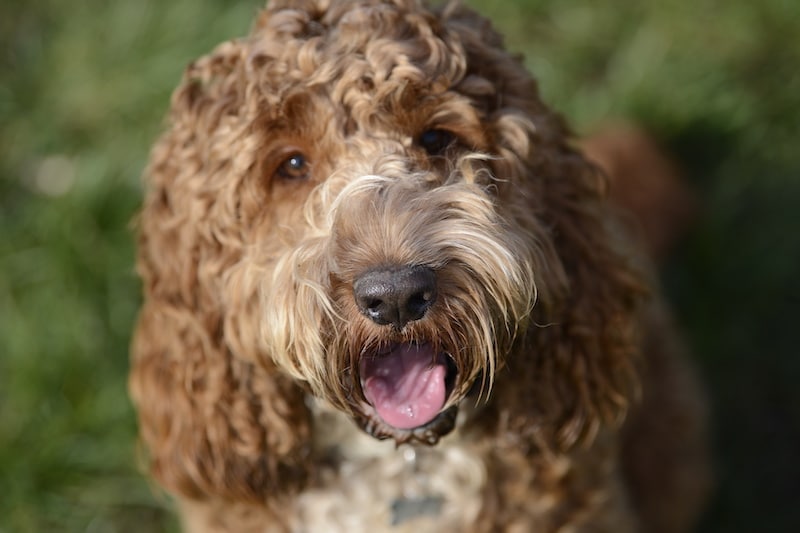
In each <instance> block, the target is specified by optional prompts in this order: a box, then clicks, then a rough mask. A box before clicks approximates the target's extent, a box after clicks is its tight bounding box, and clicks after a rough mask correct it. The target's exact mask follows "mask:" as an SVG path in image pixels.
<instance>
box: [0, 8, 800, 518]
mask: <svg viewBox="0 0 800 533" xmlns="http://www.w3.org/2000/svg"><path fill="white" fill-rule="evenodd" d="M472 3H473V4H475V5H478V6H479V7H480V8H481V10H482V11H484V12H486V13H487V14H489V15H491V16H492V18H493V19H494V20H495V21H496V25H497V26H498V27H499V28H501V29H502V30H503V31H504V33H506V34H507V35H508V44H509V46H510V47H511V48H512V49H514V50H516V51H520V52H523V53H524V54H525V57H526V60H527V62H528V64H529V65H530V66H531V68H532V69H533V71H534V72H535V73H536V74H537V76H538V78H539V80H540V82H541V86H542V90H543V92H544V94H545V96H546V98H547V99H548V101H550V102H551V103H553V104H554V105H555V106H556V107H557V108H559V109H560V110H562V111H563V112H564V113H565V114H566V115H567V116H568V117H570V118H571V120H572V121H573V123H574V124H575V125H576V129H577V130H578V131H586V130H588V129H589V128H590V127H591V126H592V125H593V124H596V123H598V122H602V121H603V120H605V119H608V118H614V117H627V118H630V119H633V120H636V121H637V122H639V123H642V124H644V125H646V126H647V127H649V128H650V129H651V130H652V131H653V132H654V133H655V134H657V135H658V136H659V137H660V139H661V140H662V141H663V142H664V143H665V144H666V145H667V146H668V147H670V148H671V149H672V151H673V152H674V153H675V154H676V157H677V158H678V159H679V160H680V161H681V163H682V164H683V165H684V166H685V168H686V169H687V171H688V174H689V177H690V179H691V181H692V184H693V186H694V187H695V188H696V190H697V191H698V195H699V196H700V198H701V201H702V203H703V210H702V216H701V217H700V219H699V220H698V222H697V224H696V225H695V227H694V228H693V229H692V232H691V234H690V235H689V236H688V238H687V240H686V242H685V243H684V246H683V247H682V248H681V249H680V251H679V252H678V253H677V254H676V255H675V257H674V258H673V259H672V260H671V261H670V262H669V264H668V265H666V268H665V272H664V280H665V284H666V287H667V293H668V296H669V297H670V299H671V300H672V302H673V304H674V306H675V309H676V311H677V314H678V316H679V319H680V321H681V323H682V325H683V327H684V328H685V330H686V332H687V335H688V337H689V340H690V342H691V345H692V346H693V349H694V351H695V353H696V354H697V357H698V360H699V362H700V365H701V368H702V370H703V372H704V376H705V378H706V380H707V382H708V383H709V386H710V388H711V395H712V401H713V404H714V409H715V419H714V430H715V448H716V454H717V455H716V457H717V473H718V490H717V496H716V498H715V500H714V502H713V503H712V505H711V508H710V509H709V512H708V515H707V517H706V519H705V521H704V523H703V527H702V529H701V530H702V531H720V532H722V531H724V532H726V533H736V532H752V531H771V532H773V531H774V532H778V531H786V532H790V531H798V530H800V512H798V511H796V509H795V507H796V498H797V495H798V494H800V485H798V481H797V480H798V479H800V456H799V455H798V443H800V392H798V389H797V387H796V385H795V384H796V383H797V381H798V378H800V358H799V357H798V355H799V354H798V351H797V348H796V346H797V344H798V343H797V337H798V335H797V331H798V328H797V326H796V322H797V320H798V319H800V313H798V312H797V309H798V306H799V305H800V282H798V279H799V278H800V237H798V235H800V232H799V231H798V230H800V150H799V149H798V148H800V145H799V144H798V143H800V131H799V130H800V126H799V125H800V39H798V38H797V37H796V36H797V35H798V33H800V4H798V3H797V2H796V1H795V0H763V1H761V2H752V1H750V0H730V1H728V2H713V1H710V0H708V1H706V0H695V1H689V0H661V1H637V0H618V1H617V2H614V4H613V8H612V7H610V6H609V5H608V3H602V2H592V1H588V0H563V1H559V2H556V1H530V2H525V1H524V0H517V1H505V2H492V3H489V2H486V3H485V4H486V5H485V6H480V3H479V2H472ZM72 4H74V5H70V3H67V2H57V1H56V0H33V1H29V2H22V1H21V0H17V1H14V0H10V1H8V2H5V3H3V4H2V5H0V339H2V340H0V533H6V532H39V531H65V532H77V531H87V532H128V531H131V532H133V531H153V532H158V531H175V530H176V523H175V521H174V519H173V518H171V516H170V515H169V513H168V512H167V511H166V508H167V506H166V505H165V503H164V500H163V498H161V497H159V496H154V495H153V491H152V490H151V487H150V486H149V485H148V483H147V482H146V481H145V480H144V479H143V478H142V477H141V476H140V475H139V474H138V473H137V469H136V450H135V421H134V415H133V411H132V408H131V406H130V404H129V401H128V399H127V394H126V383H125V380H126V372H127V366H128V363H127V357H128V356H127V347H128V342H129V337H130V330H131V325H132V323H133V321H134V318H135V314H136V309H137V306H138V302H139V294H138V290H139V289H138V283H137V281H136V278H135V276H134V275H133V267H132V265H133V243H132V238H131V232H130V229H129V221H130V219H131V218H132V216H133V214H134V212H135V210H136V206H137V205H138V202H139V201H140V186H139V174H140V173H141V169H142V167H143V165H144V161H145V158H146V154H147V149H148V146H149V143H150V142H152V139H153V138H154V137H155V135H156V134H157V132H158V130H159V127H160V124H161V119H162V117H163V115H164V112H165V111H166V107H167V103H168V100H169V92H170V90H171V88H172V87H173V86H174V85H175V83H176V82H177V79H178V77H179V75H180V73H181V70H182V68H183V66H184V65H185V64H186V63H187V62H188V61H189V60H191V59H192V58H194V57H196V56H197V55H199V54H200V53H203V52H205V51H207V50H209V49H210V48H211V47H212V46H213V45H214V44H215V43H217V42H219V41H222V40H224V39H227V38H230V37H233V36H236V35H240V34H242V33H244V32H246V31H247V29H248V28H249V25H250V21H251V16H252V14H253V13H254V12H255V10H256V9H257V7H258V6H259V5H260V2H258V1H255V0H248V1H246V2H240V3H238V4H236V5H234V6H233V7H231V6H232V4H231V3H230V2H224V1H223V0H193V1H189V0H173V1H171V2H156V1H154V0H146V1H144V0H143V1H140V2H122V1H120V0H117V1H116V2H103V1H100V0H84V1H83V2H80V3H75V2H73V3H72ZM489 4H491V5H489Z"/></svg>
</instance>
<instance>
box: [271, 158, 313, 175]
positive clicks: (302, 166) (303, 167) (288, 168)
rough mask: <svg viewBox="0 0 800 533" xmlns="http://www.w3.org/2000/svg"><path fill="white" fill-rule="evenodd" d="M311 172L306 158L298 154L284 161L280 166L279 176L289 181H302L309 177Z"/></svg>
mask: <svg viewBox="0 0 800 533" xmlns="http://www.w3.org/2000/svg"><path fill="white" fill-rule="evenodd" d="M310 171H311V165H310V164H309V162H308V160H307V159H306V156H304V155H303V154H301V153H299V152H297V153H294V154H292V155H290V156H289V157H287V158H286V159H284V160H283V162H282V163H281V164H280V166H278V170H277V174H278V176H280V177H281V178H284V179H287V180H302V179H306V178H307V177H308V174H309V172H310Z"/></svg>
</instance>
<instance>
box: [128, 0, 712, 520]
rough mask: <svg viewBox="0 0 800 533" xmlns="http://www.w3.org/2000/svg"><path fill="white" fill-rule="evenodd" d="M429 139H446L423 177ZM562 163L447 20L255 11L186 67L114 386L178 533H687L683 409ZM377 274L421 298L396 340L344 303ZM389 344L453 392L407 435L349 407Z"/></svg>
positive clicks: (557, 138) (607, 219) (690, 510)
mask: <svg viewBox="0 0 800 533" xmlns="http://www.w3.org/2000/svg"><path fill="white" fill-rule="evenodd" d="M430 130H445V131H447V132H449V133H450V134H451V135H452V136H453V137H454V138H455V139H456V141H455V143H454V144H452V145H450V146H448V147H446V148H443V149H442V150H441V152H440V153H433V154H431V153H428V152H431V150H428V152H426V150H425V149H424V148H423V147H422V146H420V138H421V135H422V134H423V133H424V132H426V131H430ZM572 146H573V141H572V139H571V138H570V135H569V132H568V131H567V128H566V127H565V125H564V124H563V122H562V120H561V119H560V118H559V117H558V116H557V115H556V114H554V113H553V112H552V111H550V110H549V109H548V108H547V107H545V106H544V104H543V103H542V102H541V101H540V99H539V96H538V90H537V86H536V83H535V81H534V80H533V79H532V78H531V77H530V75H529V74H528V73H527V72H526V71H525V69H524V68H523V67H522V65H521V63H520V60H519V59H518V58H515V57H513V56H511V55H509V54H508V53H507V52H506V51H505V50H504V49H503V47H502V41H501V38H500V37H499V36H498V35H497V34H496V33H495V32H494V30H493V29H492V28H491V27H490V25H489V23H488V22H487V21H486V20H484V19H482V18H480V17H479V16H478V15H476V14H475V13H473V12H472V11H470V10H468V9H466V8H463V7H461V6H459V5H457V4H454V3H450V4H447V5H445V6H444V7H439V8H427V7H425V6H423V5H421V4H420V3H418V2H416V1H413V0H386V1H381V0H352V1H339V2H336V1H328V0H306V1H303V0H293V1H292V0H284V1H273V2H272V3H271V4H270V5H269V6H268V7H267V9H266V10H265V11H264V12H263V13H262V14H261V15H260V16H259V18H258V21H257V24H256V26H255V28H254V30H253V32H252V33H251V35H250V36H249V37H246V38H244V39H241V40H236V41H231V42H227V43H224V44H222V45H221V46H219V47H218V48H217V49H216V50H214V51H213V52H212V53H211V54H209V55H208V56H205V57H202V58H200V59H199V60H197V61H195V62H194V63H192V64H191V65H190V66H189V67H188V68H187V71H186V73H185V75H184V77H183V80H182V82H181V84H180V86H179V87H178V89H177V90H176V91H175V93H174V95H173V99H172V110H171V114H170V121H169V129H168V131H167V132H166V133H165V134H164V136H163V137H162V138H161V139H160V141H159V142H158V143H157V144H156V146H155V147H154V149H153V152H152V156H151V162H150V165H149V167H148V170H147V172H146V181H147V196H146V199H145V204H144V207H143V210H142V213H141V217H140V220H139V260H138V270H139V273H140V275H141V277H142V280H143V286H144V296H145V298H144V304H143V308H142V310H141V316H140V319H139V323H138V328H137V331H136V334H135V338H134V343H133V358H132V372H131V379H130V386H131V393H132V397H133V399H134V402H135V405H136V407H137V410H138V413H139V420H140V431H141V438H142V441H143V443H144V445H145V447H146V449H147V453H148V460H149V466H150V472H151V474H152V475H153V476H154V477H155V478H156V479H157V480H158V481H159V482H160V483H161V485H163V486H164V487H165V488H166V489H167V490H168V491H169V492H170V493H172V494H173V495H175V496H176V498H177V500H178V507H179V509H180V511H181V513H182V517H183V521H184V526H185V527H186V529H187V530H190V531H195V532H208V531H232V532H233V531H235V532H243V531H253V532H255V531H287V530H292V531H380V530H384V529H385V530H389V531H409V530H410V531H417V532H419V531H541V532H546V531H582V532H584V531H613V532H626V531H647V532H661V531H663V532H665V533H666V532H678V531H686V530H688V528H689V527H690V525H691V524H692V522H693V520H694V518H695V515H696V511H697V509H698V507H699V504H700V503H701V501H702V496H703V492H704V490H705V486H706V483H705V480H706V472H705V457H704V445H703V425H702V421H703V416H704V415H703V409H702V402H701V399H700V395H699V392H698V389H697V387H696V385H695V383H694V380H693V377H692V375H691V372H689V370H688V368H686V367H685V365H684V363H683V361H682V359H680V358H679V357H678V355H679V352H680V349H679V348H677V347H676V346H673V345H674V344H675V343H674V342H672V341H669V342H667V341H668V340H669V339H672V338H673V337H674V336H673V334H672V333H671V331H670V327H669V324H668V322H669V321H668V319H667V318H666V315H664V313H663V312H662V311H660V310H659V304H658V303H657V301H656V299H655V298H654V297H652V296H651V292H652V291H650V290H649V289H648V288H647V287H648V282H647V280H646V275H645V274H644V272H646V268H645V267H644V266H642V265H643V264H644V261H643V260H642V259H636V253H635V251H634V250H633V248H634V247H633V246H631V245H630V244H628V243H629V240H628V239H627V238H625V237H624V234H623V232H622V230H621V229H620V228H619V227H618V225H617V224H616V223H615V222H614V217H613V215H612V213H611V209H610V208H609V206H608V205H607V204H606V203H605V200H604V197H605V188H606V185H605V180H604V178H603V176H602V175H601V173H600V172H599V171H598V170H597V169H596V168H595V167H594V166H593V165H592V164H590V163H588V162H587V161H586V160H585V159H584V158H583V157H582V156H581V154H580V153H579V152H577V151H576V150H575V149H574V148H573V147H572ZM296 154H303V155H304V156H305V157H306V158H307V160H308V161H309V164H310V166H309V167H307V168H305V171H304V172H303V173H302V174H298V175H294V174H287V173H286V172H285V162H286V160H287V158H289V157H290V156H292V155H296ZM382 265H425V266H427V267H429V268H431V269H433V270H434V271H435V273H436V283H437V290H438V298H437V300H436V302H435V304H434V305H433V307H431V309H430V310H429V311H428V312H427V313H426V314H425V316H424V317H423V318H422V319H420V320H416V321H414V322H410V323H409V324H407V325H406V326H405V327H403V328H402V329H401V330H398V329H396V328H392V327H388V326H380V325H377V324H375V323H373V322H372V321H370V320H369V319H368V318H367V317H365V316H364V315H363V314H362V313H361V312H360V311H359V309H358V306H357V305H356V304H355V302H354V298H353V282H354V279H356V277H358V275H359V274H360V273H362V272H364V271H366V270H368V269H370V268H372V267H375V266H382ZM662 339H664V340H663V341H662ZM388 343H425V344H429V345H431V346H433V349H434V351H435V352H437V353H443V354H447V356H448V357H449V358H450V359H451V361H452V364H453V365H454V367H455V369H456V370H457V372H456V373H455V374H454V375H455V378H454V383H453V385H452V392H451V393H450V395H449V397H448V399H447V404H446V405H445V407H444V409H443V413H442V414H441V415H440V416H439V417H437V418H436V419H435V420H434V421H433V422H431V423H430V424H427V425H426V426H424V427H421V428H415V429H410V430H399V429H397V428H393V427H391V426H388V425H387V424H385V423H383V422H382V421H381V420H380V418H379V417H376V415H375V412H374V410H373V409H372V408H371V406H370V405H369V402H367V401H366V399H365V397H364V392H363V391H362V390H361V385H360V380H359V376H358V374H359V361H360V359H361V358H362V357H365V356H367V354H374V353H376V351H379V350H380V347H381V346H385V345H387V344H388ZM645 348H646V350H645ZM653 368H657V369H658V370H657V371H655V370H653ZM640 391H643V392H640ZM639 397H641V399H642V401H641V402H639V403H638V404H637V403H636V400H637V398H639ZM634 406H635V407H634ZM626 415H627V419H626ZM623 420H627V422H626V423H625V424H624V425H623ZM378 438H379V439H388V442H386V441H383V442H381V441H379V440H377V439H378ZM408 502H412V503H414V502H416V503H417V504H419V505H420V506H421V507H419V508H418V509H417V510H416V511H407V512H400V511H398V509H399V508H400V507H402V505H404V504H406V503H408ZM429 504H430V505H429ZM426 505H428V506H427V507H426ZM420 509H421V510H420Z"/></svg>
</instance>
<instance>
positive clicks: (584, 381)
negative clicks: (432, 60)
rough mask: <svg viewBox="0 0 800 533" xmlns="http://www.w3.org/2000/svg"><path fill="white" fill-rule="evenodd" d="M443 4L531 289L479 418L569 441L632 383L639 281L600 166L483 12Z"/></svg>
mask: <svg viewBox="0 0 800 533" xmlns="http://www.w3.org/2000/svg"><path fill="white" fill-rule="evenodd" d="M448 6H450V4H448ZM450 9H452V11H447V10H450ZM446 11H447V16H448V17H449V23H448V27H449V28H450V29H451V31H454V32H456V33H457V34H458V35H459V38H460V42H461V45H462V46H463V47H464V50H465V52H466V54H467V56H468V61H467V64H468V78H467V79H468V80H469V79H473V78H482V79H483V80H486V81H487V83H483V84H477V83H474V82H473V83H472V84H471V85H475V86H481V87H483V88H484V91H483V94H478V93H475V94H469V92H468V89H469V88H470V87H471V85H467V84H464V88H463V89H461V92H462V93H464V94H466V95H468V96H470V97H471V98H472V100H473V102H474V103H475V105H477V106H479V107H482V108H483V110H484V112H485V114H486V116H487V120H488V124H487V126H488V127H487V132H488V133H489V135H490V136H491V138H492V139H493V144H494V148H493V151H494V152H495V153H496V154H497V155H498V157H496V158H495V159H494V160H493V161H492V162H491V164H492V167H493V170H494V174H495V175H496V176H498V177H499V181H498V183H497V184H496V187H497V191H498V195H499V197H500V199H499V202H498V203H499V205H501V206H503V207H502V209H500V210H501V211H502V214H505V215H506V216H507V217H508V218H509V219H510V221H511V222H512V224H513V225H516V226H517V227H519V228H520V231H521V232H522V234H523V235H525V236H527V237H528V238H530V240H531V247H532V249H534V250H535V251H536V253H535V254H534V256H535V260H534V262H535V265H534V275H535V277H536V279H535V282H536V292H537V294H538V296H539V300H538V302H537V303H536V305H535V306H534V309H533V312H532V316H531V320H530V326H529V329H528V331H527V334H526V335H524V336H520V338H519V339H518V340H517V345H516V347H515V348H514V350H513V352H514V353H512V354H510V356H509V358H508V361H507V368H506V369H505V370H504V371H500V372H498V374H497V380H496V384H495V386H494V389H493V392H492V394H493V400H492V401H491V403H490V406H489V409H488V410H487V416H486V417H485V418H484V421H485V422H487V423H489V424H500V425H502V426H503V427H497V430H498V431H500V432H502V433H503V434H513V435H521V436H528V438H527V440H528V442H530V443H531V444H532V445H536V446H538V447H540V448H562V449H563V448H568V447H570V446H572V445H574V444H576V443H578V442H587V441H589V440H591V438H592V437H593V436H594V434H595V433H596V432H597V430H598V429H599V427H600V425H601V423H615V422H618V421H619V420H621V418H622V417H623V415H624V414H625V412H626V410H627V407H628V404H629V402H630V401H631V400H632V399H633V398H634V396H635V395H636V391H637V377H636V369H635V367H636V357H637V353H638V351H639V348H638V339H637V332H636V328H637V325H636V320H637V318H636V317H637V311H638V308H639V305H640V303H641V301H642V300H643V298H644V295H645V292H646V290H645V286H644V283H643V282H642V278H641V276H640V275H639V273H638V272H637V269H636V268H635V266H634V265H633V263H632V261H631V259H630V258H629V257H628V256H627V255H628V254H627V251H626V250H624V248H623V245H624V241H623V239H622V238H621V235H620V234H618V233H617V232H616V229H615V228H614V227H613V222H612V219H613V216H612V215H611V212H610V209H609V207H608V206H607V204H606V200H605V188H606V187H605V177H604V176H603V175H602V174H601V173H600V171H599V170H598V169H597V168H596V167H595V166H593V165H592V164H590V163H589V162H588V161H587V160H586V159H585V158H584V157H583V156H581V155H580V154H579V153H578V152H576V151H575V150H573V149H572V148H571V145H570V135H569V132H568V129H567V128H566V126H565V125H564V123H563V121H562V120H561V118H560V117H559V116H558V115H557V114H555V113H553V112H552V111H550V110H549V109H547V107H546V106H545V105H544V104H543V103H542V102H541V100H540V99H539V94H538V87H537V84H536V82H535V80H534V79H533V78H532V77H531V76H530V75H529V74H528V72H527V71H526V70H525V67H524V66H523V64H522V61H521V59H520V58H517V57H513V56H511V55H509V54H508V53H507V52H506V51H505V50H504V49H503V46H502V39H501V37H500V36H499V35H498V34H497V33H496V32H494V30H492V28H491V26H490V24H489V23H488V21H486V20H485V19H483V18H482V17H479V16H478V15H476V14H474V13H473V12H471V11H469V10H466V9H461V8H458V7H455V8H450V7H448V8H446ZM487 87H491V90H488V89H487Z"/></svg>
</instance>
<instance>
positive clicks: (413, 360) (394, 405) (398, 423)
mask: <svg viewBox="0 0 800 533" xmlns="http://www.w3.org/2000/svg"><path fill="white" fill-rule="evenodd" d="M434 360H435V356H434V354H433V352H431V350H430V348H428V347H426V346H424V345H423V346H417V345H413V344H403V345H400V346H398V347H396V348H394V349H393V350H392V351H391V352H390V353H388V354H386V355H382V356H379V357H374V358H369V359H364V360H362V363H361V377H362V379H363V380H364V381H363V384H364V396H365V397H366V398H367V401H368V402H369V403H371V404H372V406H373V407H375V410H376V411H377V412H378V415H379V416H380V417H381V418H382V419H383V421H384V422H386V423H387V424H389V425H390V426H393V427H396V428H398V429H412V428H416V427H419V426H424V425H425V424H427V423H428V422H430V421H431V420H433V419H434V418H436V415H438V414H439V412H440V411H441V410H442V407H443V406H444V402H445V399H446V398H445V395H446V392H445V388H446V387H445V383H444V380H445V374H446V373H447V372H446V368H445V365H444V364H442V363H438V362H437V363H434Z"/></svg>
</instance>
